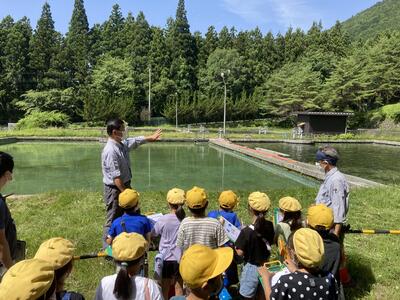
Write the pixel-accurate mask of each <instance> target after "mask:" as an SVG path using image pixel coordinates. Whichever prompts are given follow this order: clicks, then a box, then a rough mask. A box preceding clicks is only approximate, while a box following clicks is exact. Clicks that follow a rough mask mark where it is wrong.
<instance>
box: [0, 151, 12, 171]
mask: <svg viewBox="0 0 400 300" xmlns="http://www.w3.org/2000/svg"><path fill="white" fill-rule="evenodd" d="M13 169H14V159H13V157H12V156H11V155H10V154H8V153H5V152H3V151H0V177H1V176H3V175H4V173H6V172H7V171H10V172H11V173H12V172H13Z"/></svg>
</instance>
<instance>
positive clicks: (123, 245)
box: [112, 232, 147, 261]
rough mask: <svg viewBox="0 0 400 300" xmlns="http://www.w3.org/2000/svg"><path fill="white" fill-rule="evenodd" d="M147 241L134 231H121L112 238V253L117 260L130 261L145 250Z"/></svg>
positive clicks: (140, 255) (141, 254)
mask: <svg viewBox="0 0 400 300" xmlns="http://www.w3.org/2000/svg"><path fill="white" fill-rule="evenodd" d="M146 248H147V241H146V240H145V239H144V237H143V236H142V235H141V234H138V233H136V232H132V233H127V232H122V233H120V234H119V235H117V237H116V238H115V239H114V240H113V243H112V255H113V257H114V259H115V260H118V261H132V260H135V259H138V258H139V257H142V256H143V255H144V253H145V252H146Z"/></svg>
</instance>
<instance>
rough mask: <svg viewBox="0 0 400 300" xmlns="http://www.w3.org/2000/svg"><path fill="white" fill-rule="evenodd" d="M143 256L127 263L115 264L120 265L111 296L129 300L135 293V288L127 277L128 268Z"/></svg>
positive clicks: (138, 261)
mask: <svg viewBox="0 0 400 300" xmlns="http://www.w3.org/2000/svg"><path fill="white" fill-rule="evenodd" d="M142 258H143V256H141V257H139V258H138V259H135V260H132V261H128V262H117V263H119V264H120V266H121V269H120V270H119V272H118V274H117V278H116V279H115V284H114V290H113V294H114V296H115V298H117V299H131V297H132V295H134V294H135V293H136V290H135V289H136V286H135V285H134V284H132V280H131V278H130V277H129V273H128V268H129V267H132V266H134V265H137V264H138V263H140V261H141V260H142Z"/></svg>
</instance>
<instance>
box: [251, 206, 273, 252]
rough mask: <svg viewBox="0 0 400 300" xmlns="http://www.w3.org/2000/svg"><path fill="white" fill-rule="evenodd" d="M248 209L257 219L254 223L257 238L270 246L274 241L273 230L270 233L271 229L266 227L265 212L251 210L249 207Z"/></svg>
mask: <svg viewBox="0 0 400 300" xmlns="http://www.w3.org/2000/svg"><path fill="white" fill-rule="evenodd" d="M249 208H250V209H251V210H252V212H253V214H254V215H255V216H256V218H257V219H256V221H255V222H254V231H255V232H256V234H257V236H258V237H259V238H261V239H263V241H267V242H268V243H269V244H270V245H272V243H273V241H274V232H273V228H272V232H271V227H270V226H268V223H267V220H265V214H266V213H267V211H257V210H254V209H252V208H251V207H250V206H249Z"/></svg>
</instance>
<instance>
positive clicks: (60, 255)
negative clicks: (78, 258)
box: [35, 237, 75, 270]
mask: <svg viewBox="0 0 400 300" xmlns="http://www.w3.org/2000/svg"><path fill="white" fill-rule="evenodd" d="M74 250H75V248H74V245H73V244H72V243H71V242H70V241H69V240H66V239H64V238H61V237H56V238H52V239H49V240H47V241H44V242H43V243H42V244H41V245H40V247H39V249H38V250H37V251H36V254H35V258H38V259H41V260H45V261H47V262H49V263H51V264H52V265H53V266H54V270H58V269H60V268H62V267H64V266H65V265H66V264H67V263H68V262H70V261H71V260H72V258H73V253H74Z"/></svg>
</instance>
